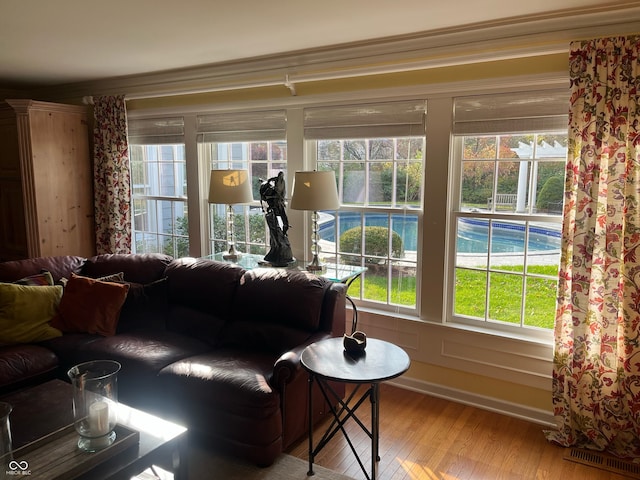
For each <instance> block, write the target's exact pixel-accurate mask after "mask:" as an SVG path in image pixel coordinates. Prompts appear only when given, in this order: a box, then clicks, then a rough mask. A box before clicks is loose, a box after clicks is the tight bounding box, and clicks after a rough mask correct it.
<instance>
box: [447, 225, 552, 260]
mask: <svg viewBox="0 0 640 480" xmlns="http://www.w3.org/2000/svg"><path fill="white" fill-rule="evenodd" d="M525 235H526V225H525V223H524V222H500V221H494V222H493V223H492V237H491V253H522V252H524V244H525ZM488 237H489V221H488V220H485V219H477V218H461V219H459V220H458V239H457V247H458V253H486V252H487V251H488V244H489V238H488ZM560 238H561V232H560V226H558V228H557V229H554V228H553V226H551V225H549V226H546V225H545V226H540V225H532V224H529V239H528V245H527V251H529V252H550V251H554V250H559V249H560Z"/></svg>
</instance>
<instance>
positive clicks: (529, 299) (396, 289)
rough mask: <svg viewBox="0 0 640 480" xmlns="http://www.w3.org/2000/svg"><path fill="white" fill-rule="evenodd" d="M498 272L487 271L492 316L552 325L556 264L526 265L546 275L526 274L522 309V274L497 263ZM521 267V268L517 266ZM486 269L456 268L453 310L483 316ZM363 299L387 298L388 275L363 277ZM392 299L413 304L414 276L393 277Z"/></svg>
mask: <svg viewBox="0 0 640 480" xmlns="http://www.w3.org/2000/svg"><path fill="white" fill-rule="evenodd" d="M500 270H501V272H492V273H490V275H491V277H490V293H489V302H488V308H489V315H488V318H489V319H491V320H498V321H501V322H506V323H513V324H520V316H521V313H522V314H523V323H524V325H526V326H530V327H539V328H547V329H550V328H553V323H554V318H555V306H556V288H557V280H556V276H557V267H556V266H553V265H551V266H534V267H529V269H528V273H529V274H536V275H546V276H549V277H550V278H544V277H534V276H527V277H526V282H527V284H526V288H527V295H526V299H525V306H524V311H522V303H521V298H522V289H523V284H522V278H523V277H522V276H521V275H513V274H510V273H509V272H517V271H519V270H518V267H500ZM520 271H521V268H520ZM486 275H487V273H486V272H482V271H475V270H468V269H462V268H461V269H458V270H457V271H456V286H455V295H456V299H455V311H456V314H459V315H465V316H469V317H476V318H480V319H484V318H485V308H486V307H485V305H486V302H485V288H486V281H487V277H486ZM361 281H362V279H361V278H359V279H357V280H356V281H355V282H353V284H352V285H351V287H350V288H349V292H350V294H351V295H352V296H353V297H358V292H359V291H360V282H361ZM364 282H365V283H364V295H363V298H364V299H365V300H373V301H379V302H385V303H386V301H387V279H386V277H384V276H380V275H373V274H371V273H367V274H366V275H365V279H364ZM391 287H392V288H391V303H392V304H394V305H403V306H408V307H411V306H415V304H416V279H415V278H413V277H408V276H407V277H402V278H394V280H393V283H392V286H391Z"/></svg>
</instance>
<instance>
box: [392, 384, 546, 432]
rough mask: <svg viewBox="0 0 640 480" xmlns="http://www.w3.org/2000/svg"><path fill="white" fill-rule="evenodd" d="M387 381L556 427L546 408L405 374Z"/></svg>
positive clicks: (397, 385) (402, 386) (435, 395)
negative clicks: (479, 393)
mask: <svg viewBox="0 0 640 480" xmlns="http://www.w3.org/2000/svg"><path fill="white" fill-rule="evenodd" d="M388 383H389V384H391V385H394V386H396V387H399V388H405V389H407V390H412V391H414V392H419V393H424V394H426V395H431V396H434V397H438V398H444V399H446V400H451V401H452V402H458V403H462V404H464V405H470V406H472V407H476V408H481V409H483V410H489V411H491V412H495V413H500V414H502V415H508V416H511V417H515V418H519V419H522V420H526V421H528V422H532V423H536V424H539V425H542V426H543V427H549V428H555V427H556V423H555V421H554V417H553V413H552V412H550V411H547V410H541V409H537V408H532V407H527V406H524V405H519V404H516V403H511V402H507V401H504V400H500V399H497V398H493V397H487V396H484V395H478V394H474V393H469V392H465V391H464V390H458V389H455V388H450V387H445V386H442V385H438V384H435V383H430V382H426V381H424V380H417V379H412V378H409V377H407V376H406V375H405V376H402V377H399V378H396V379H394V380H392V381H389V382H388Z"/></svg>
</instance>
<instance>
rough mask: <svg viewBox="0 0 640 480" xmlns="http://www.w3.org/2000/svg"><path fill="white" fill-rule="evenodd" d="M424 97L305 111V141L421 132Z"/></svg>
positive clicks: (424, 111)
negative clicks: (421, 98)
mask: <svg viewBox="0 0 640 480" xmlns="http://www.w3.org/2000/svg"><path fill="white" fill-rule="evenodd" d="M425 113H426V102H425V100H412V101H403V102H388V103H380V104H363V105H347V106H343V105H339V106H331V107H314V108H306V109H305V110H304V136H305V138H306V139H307V140H336V139H349V138H351V139H352V138H375V137H385V138H388V137H406V136H412V135H424V118H425Z"/></svg>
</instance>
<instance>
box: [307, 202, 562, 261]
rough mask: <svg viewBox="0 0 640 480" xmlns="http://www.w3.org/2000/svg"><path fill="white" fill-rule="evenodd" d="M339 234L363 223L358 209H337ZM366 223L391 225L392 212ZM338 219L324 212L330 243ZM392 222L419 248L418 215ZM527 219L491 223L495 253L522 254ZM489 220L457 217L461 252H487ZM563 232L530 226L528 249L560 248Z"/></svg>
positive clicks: (369, 216)
mask: <svg viewBox="0 0 640 480" xmlns="http://www.w3.org/2000/svg"><path fill="white" fill-rule="evenodd" d="M337 215H338V225H339V227H340V233H339V235H342V233H344V232H346V231H347V230H349V229H351V228H353V227H357V226H360V224H361V216H360V214H359V213H356V212H337ZM364 218H365V224H366V225H371V226H382V227H388V226H389V215H386V214H382V213H366V214H364ZM335 223H336V218H335V217H334V216H333V215H329V214H325V213H321V218H320V238H321V239H322V240H326V241H329V242H335V241H336V238H335V237H336V228H335ZM391 224H392V228H393V230H394V231H395V232H397V233H398V234H399V235H400V237H401V238H402V240H403V244H404V249H405V250H409V251H417V246H418V245H417V244H418V216H417V215H411V214H403V215H391ZM525 228H526V225H525V223H524V222H496V221H494V222H493V224H492V231H493V234H492V239H491V252H492V253H522V252H524V243H525ZM488 233H489V221H488V220H485V219H478V218H461V219H459V220H458V239H457V250H458V253H479V254H481V253H486V252H487V251H488V243H489V239H488ZM560 238H561V232H560V229H559V227H558V228H557V229H554V228H553V226H539V225H531V224H530V225H529V244H528V251H529V252H534V251H537V252H549V251H553V250H559V249H560Z"/></svg>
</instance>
